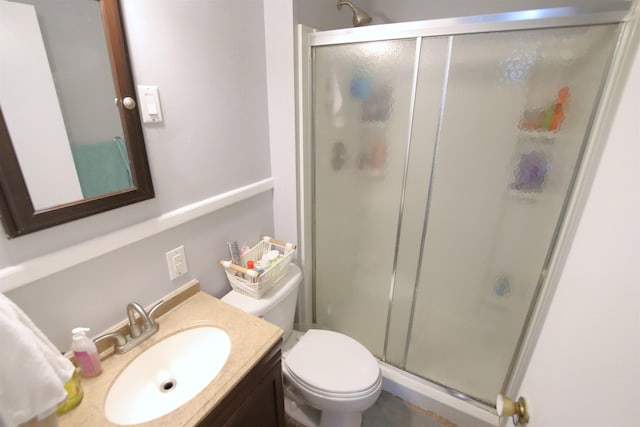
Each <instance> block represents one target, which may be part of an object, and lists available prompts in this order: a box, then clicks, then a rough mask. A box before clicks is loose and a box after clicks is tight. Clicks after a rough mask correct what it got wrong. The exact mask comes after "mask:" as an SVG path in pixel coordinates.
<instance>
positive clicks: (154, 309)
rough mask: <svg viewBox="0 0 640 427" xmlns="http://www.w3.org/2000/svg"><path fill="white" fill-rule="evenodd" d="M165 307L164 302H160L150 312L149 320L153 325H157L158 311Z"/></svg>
mask: <svg viewBox="0 0 640 427" xmlns="http://www.w3.org/2000/svg"><path fill="white" fill-rule="evenodd" d="M163 305H164V300H161V301H159V302H158V303H157V304H156V305H154V306H153V307H151V309H150V310H149V320H150V321H151V323H152V324H154V323H156V319H155V318H154V316H155V314H156V311H158V309H159V308H161V307H162V306H163Z"/></svg>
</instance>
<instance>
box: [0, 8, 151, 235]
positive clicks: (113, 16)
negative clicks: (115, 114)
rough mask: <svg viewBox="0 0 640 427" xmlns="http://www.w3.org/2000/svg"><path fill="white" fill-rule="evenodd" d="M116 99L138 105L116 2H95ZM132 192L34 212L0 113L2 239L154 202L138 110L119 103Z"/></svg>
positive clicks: (96, 197) (105, 195) (116, 193)
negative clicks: (100, 19) (138, 203)
mask: <svg viewBox="0 0 640 427" xmlns="http://www.w3.org/2000/svg"><path fill="white" fill-rule="evenodd" d="M99 1H100V11H101V14H102V22H103V26H104V30H105V36H106V42H107V50H108V51H109V60H110V62H111V71H112V74H113V82H114V87H115V92H116V97H117V99H119V100H122V99H124V98H125V97H130V98H133V99H134V100H135V101H136V105H137V104H138V100H137V97H136V91H135V87H134V83H133V76H132V73H131V66H130V63H129V54H128V50H127V43H126V37H125V34H124V26H123V25H122V15H121V13H120V6H119V3H118V0H99ZM119 104H120V105H119V107H118V109H119V111H120V121H121V123H122V129H123V132H124V139H125V141H126V143H127V153H128V155H129V162H130V168H131V178H132V180H133V187H131V188H128V189H125V190H120V191H117V192H114V193H107V194H103V195H99V196H95V197H91V198H87V199H83V200H78V201H76V202H71V203H67V204H63V205H59V206H53V207H51V208H47V209H43V210H39V211H36V210H35V209H34V206H33V203H32V201H31V196H30V195H29V190H28V189H27V185H26V182H25V179H24V176H23V174H22V171H21V170H20V165H19V163H18V158H17V156H16V153H15V150H14V149H13V145H12V143H11V137H10V135H9V131H8V128H7V125H6V123H5V121H4V117H3V115H2V110H1V109H0V214H1V216H2V223H3V225H4V228H5V231H6V233H7V237H9V238H12V237H17V236H21V235H23V234H27V233H32V232H34V231H37V230H41V229H43V228H47V227H53V226H55V225H59V224H63V223H65V222H69V221H73V220H76V219H79V218H84V217H86V216H90V215H94V214H97V213H100V212H104V211H107V210H110V209H115V208H118V207H121V206H125V205H129V204H132V203H136V202H140V201H142V200H147V199H151V198H153V197H154V191H153V184H152V182H151V172H150V170H149V162H148V159H147V152H146V150H145V144H144V137H143V135H142V125H141V123H140V115H139V113H138V108H137V107H136V108H134V109H133V110H127V109H126V108H124V107H123V106H122V103H121V102H120V103H119Z"/></svg>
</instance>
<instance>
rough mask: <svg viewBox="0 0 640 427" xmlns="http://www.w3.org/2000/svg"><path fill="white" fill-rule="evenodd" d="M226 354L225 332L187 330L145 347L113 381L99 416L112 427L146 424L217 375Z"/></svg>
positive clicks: (193, 393)
mask: <svg viewBox="0 0 640 427" xmlns="http://www.w3.org/2000/svg"><path fill="white" fill-rule="evenodd" d="M230 351H231V340H230V339H229V335H227V333H226V332H225V331H223V330H222V329H219V328H214V327H210V326H201V327H197V328H193V329H187V330H185V331H182V332H179V333H177V334H175V335H171V336H169V337H167V338H165V339H163V340H162V341H160V342H158V343H157V344H155V345H154V346H153V347H150V348H149V349H147V350H146V351H144V352H143V353H142V354H140V355H139V356H138V357H136V358H135V359H134V360H133V362H131V363H130V364H129V365H128V366H127V367H126V368H125V369H124V370H123V371H122V372H121V373H120V375H118V377H117V378H116V380H115V382H114V383H113V385H112V386H111V389H110V390H109V392H108V393H107V399H106V401H105V415H106V417H107V419H108V420H109V421H111V422H112V423H115V424H121V425H130V424H138V423H143V422H146V421H151V420H153V419H155V418H158V417H161V416H163V415H165V414H168V413H169V412H171V411H173V410H175V409H177V408H178V407H180V406H182V405H183V404H185V403H186V402H188V401H189V400H191V399H192V398H193V397H195V396H196V395H197V394H198V393H200V392H201V391H202V390H203V389H204V388H205V387H206V386H207V385H208V384H209V383H210V382H211V381H213V379H214V378H215V377H216V376H217V375H218V374H219V373H220V371H221V370H222V367H223V366H224V364H225V362H226V361H227V358H228V357H229V353H230Z"/></svg>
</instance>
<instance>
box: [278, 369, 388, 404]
mask: <svg viewBox="0 0 640 427" xmlns="http://www.w3.org/2000/svg"><path fill="white" fill-rule="evenodd" d="M282 372H283V374H284V376H285V378H287V380H289V381H290V382H291V383H292V384H293V385H294V386H296V387H297V388H299V389H304V390H305V391H306V392H308V393H311V394H313V395H315V396H316V397H319V398H325V399H332V400H341V401H347V400H359V399H362V398H366V397H368V396H370V395H371V394H374V393H377V392H378V389H379V388H380V386H381V385H382V374H381V375H379V377H378V380H377V381H376V382H375V383H374V384H373V385H372V386H371V387H370V388H368V389H366V390H362V391H356V392H352V393H335V392H331V391H328V390H323V389H319V388H317V387H314V386H313V385H311V384H308V383H305V382H304V381H303V380H301V379H300V378H298V377H297V376H296V375H295V373H293V372H291V370H290V369H288V368H287V366H285V365H284V364H283V370H282Z"/></svg>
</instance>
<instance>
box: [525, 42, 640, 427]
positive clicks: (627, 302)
mask: <svg viewBox="0 0 640 427" xmlns="http://www.w3.org/2000/svg"><path fill="white" fill-rule="evenodd" d="M639 98H640V56H639V55H638V54H637V52H636V57H635V62H634V65H633V68H632V69H631V73H630V78H629V80H628V81H627V83H626V87H625V88H624V95H623V97H622V99H621V101H620V105H619V108H618V112H617V114H616V118H615V121H614V123H613V127H612V130H611V132H610V134H609V137H608V140H607V145H606V148H605V151H604V154H603V156H602V160H601V162H600V165H599V168H598V173H597V175H596V178H595V181H594V183H593V186H592V189H591V192H590V194H589V198H588V201H587V204H586V206H585V210H584V212H583V215H582V218H581V220H580V224H579V227H578V229H577V232H576V235H575V239H574V241H573V244H572V247H571V252H570V253H569V256H568V258H567V261H566V264H565V266H564V270H563V273H562V276H561V278H560V282H559V284H558V288H557V290H556V292H555V295H554V297H553V302H552V304H551V307H550V310H549V313H548V315H547V317H546V320H545V324H544V327H543V329H542V332H541V335H540V337H539V339H538V342H537V345H536V348H535V350H534V353H533V356H532V359H531V362H530V364H529V366H528V370H527V373H526V376H525V378H524V382H523V384H522V386H521V388H520V395H522V396H525V398H527V399H528V401H529V404H530V406H531V423H530V424H529V425H530V426H531V427H556V426H557V427H568V426H578V425H579V426H581V427H590V426H592V427H601V426H615V427H631V426H637V425H638V419H637V414H636V413H635V411H634V408H635V406H636V404H637V403H636V401H637V392H638V384H639V383H640V314H639V313H640V310H639V304H640V303H639V301H640V286H638V278H639V277H640V250H639V247H640V222H639V221H638V218H640V192H638V183H639V182H640V169H639V168H638V159H640V145H638V139H639V138H640V122H638V115H637V111H638V99H639ZM513 397H515V396H513ZM573 409H576V410H573Z"/></svg>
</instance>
